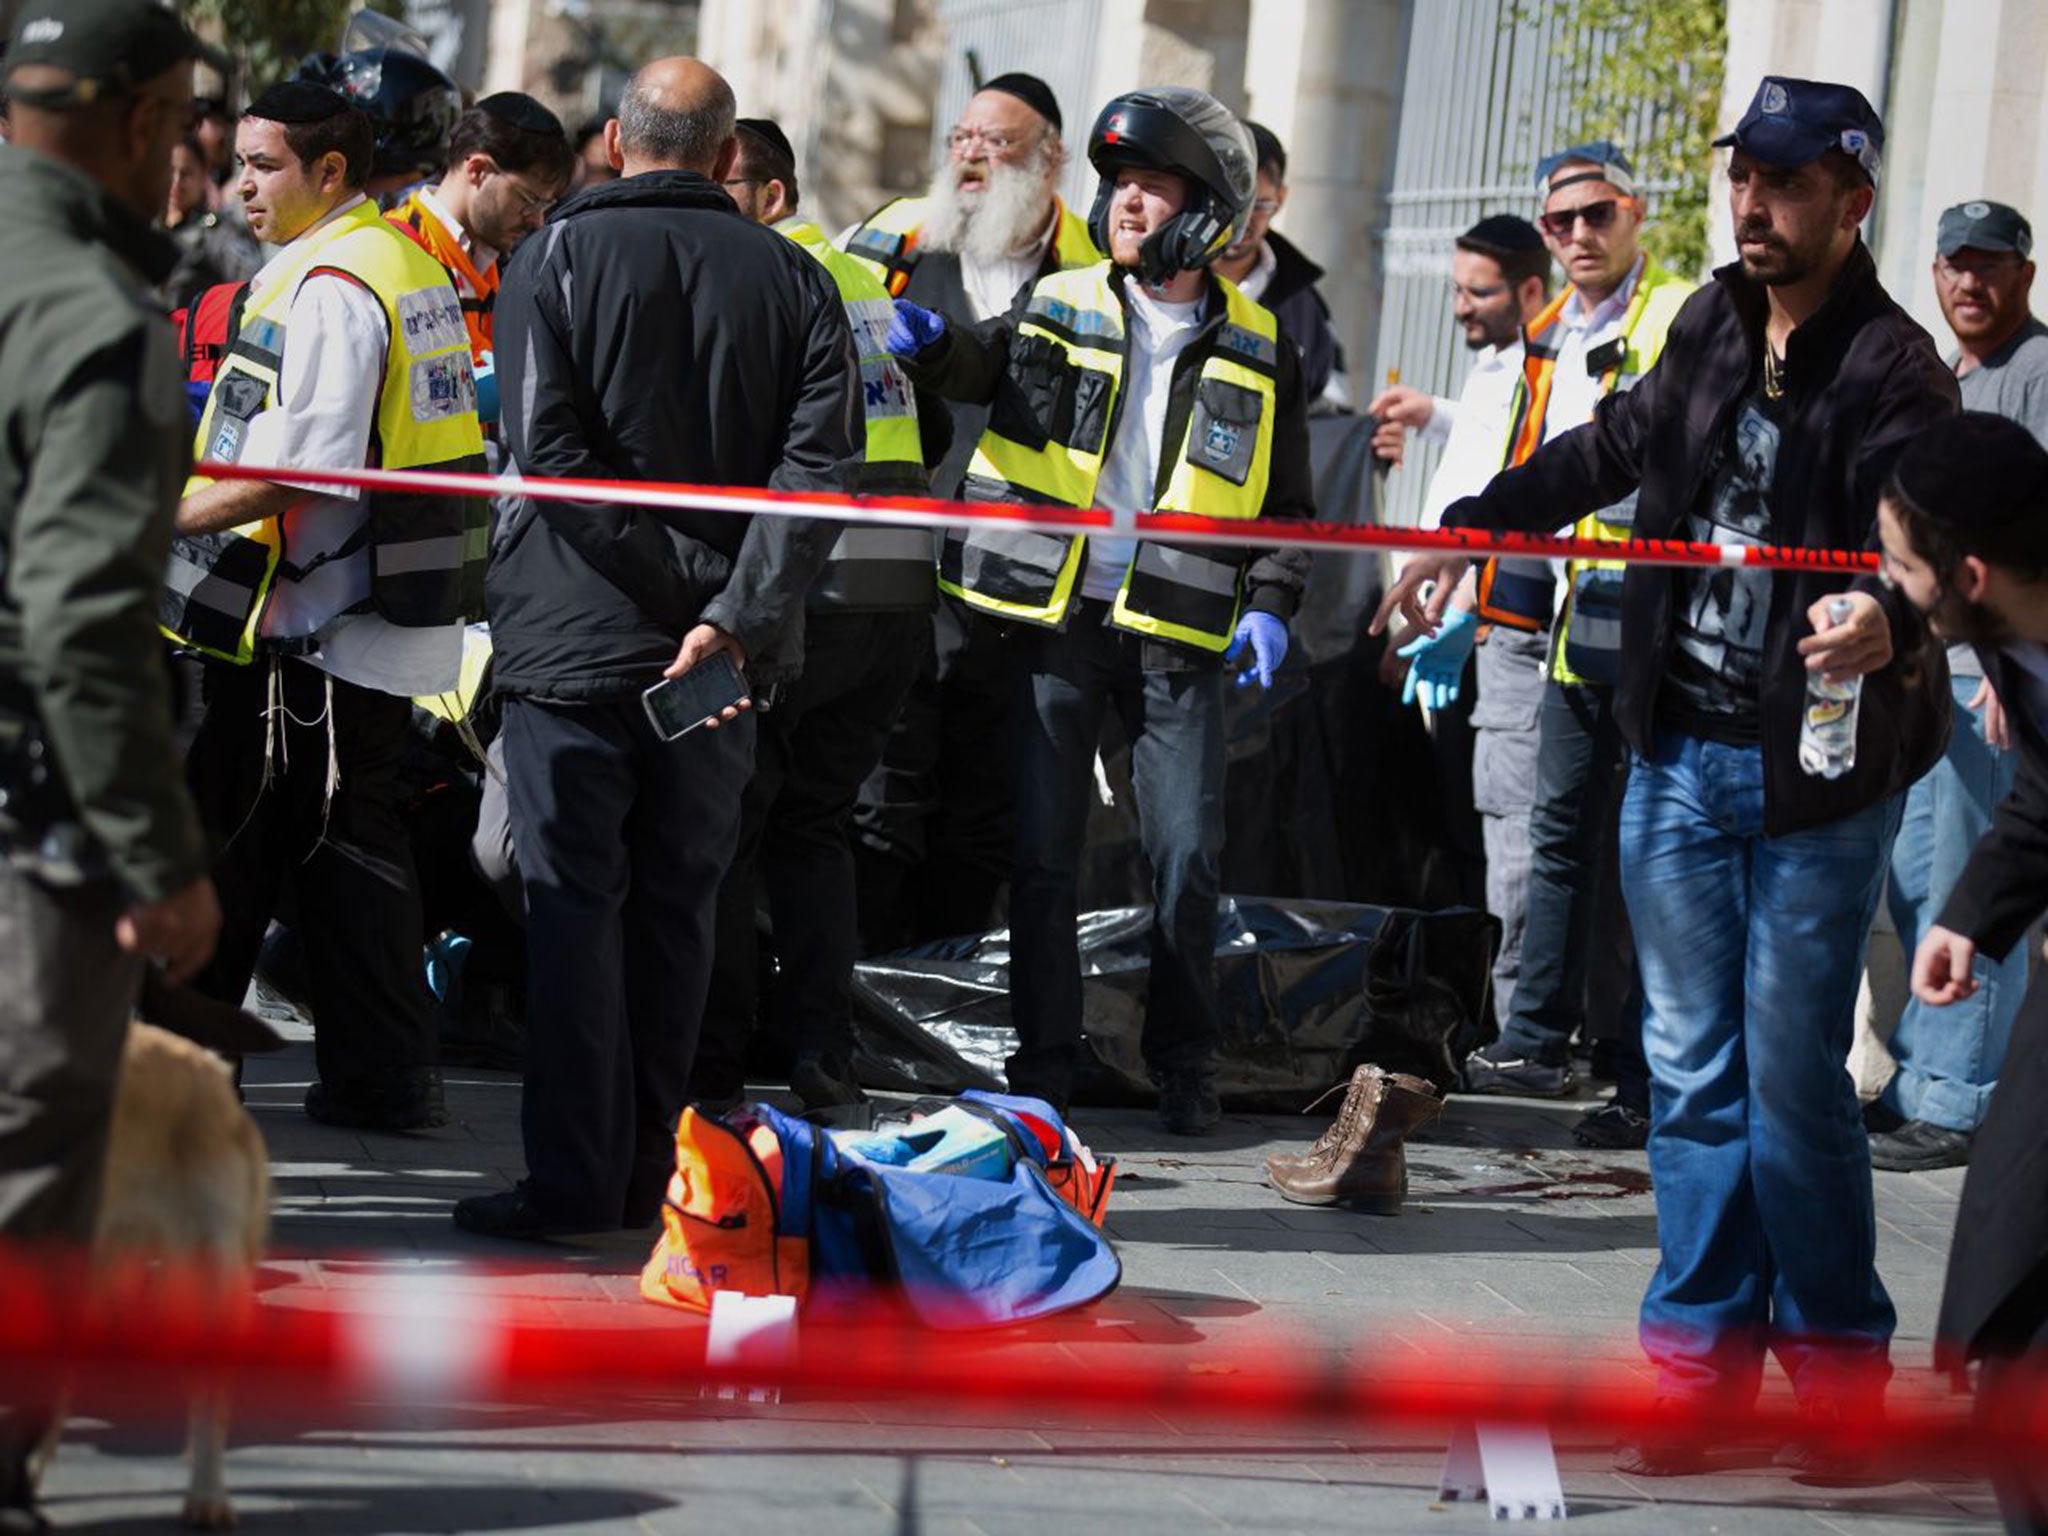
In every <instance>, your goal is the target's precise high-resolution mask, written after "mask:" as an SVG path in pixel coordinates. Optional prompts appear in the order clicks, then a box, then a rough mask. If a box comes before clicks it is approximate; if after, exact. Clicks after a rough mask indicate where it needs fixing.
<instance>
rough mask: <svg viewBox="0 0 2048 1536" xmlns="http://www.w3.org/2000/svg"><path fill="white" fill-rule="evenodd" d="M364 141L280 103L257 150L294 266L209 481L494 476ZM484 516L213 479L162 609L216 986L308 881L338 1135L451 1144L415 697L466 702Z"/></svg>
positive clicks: (304, 914) (303, 90)
mask: <svg viewBox="0 0 2048 1536" xmlns="http://www.w3.org/2000/svg"><path fill="white" fill-rule="evenodd" d="M372 144H373V136H372V130H371V126H370V122H369V119H368V118H366V117H365V116H364V115H363V114H362V113H361V112H360V111H358V110H357V109H356V108H354V107H352V106H350V105H349V104H348V102H347V101H346V100H345V99H344V98H343V97H341V96H340V95H338V94H336V93H335V92H334V91H331V90H329V89H328V88H327V87H325V86H320V85H313V84H310V83H306V82H294V83H291V84H287V85H280V86H276V87H274V88H272V89H271V90H269V91H266V92H265V93H264V94H263V95H262V96H260V97H258V98H257V100H256V101H255V103H254V104H253V105H252V106H251V107H250V108H249V110H248V112H247V113H246V114H245V115H244V116H243V118H242V121H241V124H240V125H239V127H238V128H237V130H236V135H235V153H236V157H237V159H238V161H239V163H240V167H241V169H240V174H239V178H238V181H237V183H236V190H237V192H238V193H239V195H240V197H241V199H242V204H243V207H244V208H245V209H246V210H247V213H248V216H249V227H250V229H251V230H252V231H253V232H254V234H255V235H256V237H257V239H259V240H261V241H262V242H263V243H264V244H265V245H267V246H271V247H273V248H274V250H275V254H274V255H272V257H271V258H270V260H269V261H268V262H267V263H266V264H265V265H264V267H263V268H262V270H261V271H259V272H258V273H257V274H256V275H255V277H254V278H253V279H251V282H250V288H249V294H248V298H247V301H246V303H245V307H244V311H243V320H242V325H241V329H240V330H239V331H238V332H237V333H236V335H235V336H234V338H233V339H232V341H231V342H230V344H229V346H228V349H227V352H226V353H225V355H224V356H223V358H222V362H221V368H220V372H219V375H218V376H217V377H216V379H215V381H214V385H213V389H212V392H211V394H210V395H209V396H208V399H207V403H206V407H205V410H204V412H203V414H202V416H201V418H200V424H199V437H198V443H197V456H198V457H199V458H201V459H213V460H226V461H238V462H241V463H246V464H252V465H265V466H268V465H277V466H280V467H288V468H292V469H361V468H363V467H365V466H366V465H381V466H384V467H388V468H393V469H430V470H468V471H475V470H479V469H481V468H482V451H483V441H482V437H481V435H480V432H479V428H478V425H477V417H476V384H475V380H474V377H473V375H472V373H471V369H470V356H469V338H468V335H467V333H466V332H465V330H464V328H463V324H462V311H461V308H460V306H459V304H458V302H457V300H456V296H455V290H454V289H453V288H452V287H450V286H449V283H448V277H447V274H446V273H445V272H443V271H442V269H441V268H440V267H439V266H438V265H437V264H436V263H435V262H434V260H433V258H432V257H430V256H428V255H427V254H426V252H424V251H423V250H421V249H420V248H419V247H418V246H417V245H415V244H413V242H412V241H410V240H408V239H407V238H406V237H405V236H404V235H402V234H400V233H399V232H398V231H397V230H396V229H394V228H392V227H391V225H389V224H387V223H386V222H385V221H384V219H383V217H382V216H381V215H380V214H379V213H378V211H377V208H376V205H375V204H374V203H372V202H370V201H369V200H368V198H367V197H365V196H364V194H363V184H364V180H365V177H366V176H367V175H368V172H369V168H370V164H371V153H372ZM485 517H486V512H485V507H484V503H483V502H481V501H475V500H464V499H459V498H453V497H441V496H431V495H411V494H409V495H392V494H386V493H382V492H366V493H362V494H358V493H357V492H356V491H353V490H349V489H344V488H338V487H334V486H323V485H305V484H288V483H282V482H280V481H274V480H221V481H209V480H206V479H195V480H193V481H192V483H191V484H190V485H188V486H187V487H186V492H185V497H184V500H183V501H182V503H181V504H180V506H179V509H178V525H177V530H178V537H177V539H176V541H175V542H174V544H173V548H172V553H171V563H170V569H169V572H168V574H167V580H166V584H165V593H164V599H163V603H162V605H161V616H162V622H163V625H164V628H165V629H166V631H168V632H169V633H170V635H171V637H172V638H173V640H175V641H177V642H178V643H180V644H181V645H183V646H185V647H186V648H187V649H189V650H191V651H195V652H197V653H198V654H199V655H200V656H201V657H202V658H204V660H205V662H206V669H205V670H206V681H205V700H206V713H205V718H204V720H203V722H202V723H201V725H200V728H199V733H198V736H197V738H196V739H195V741H194V742H193V746H192V752H191V757H190V760H189V762H188V765H187V772H188V776H189V778H190V781H191V784H192V789H193V792H194V797H195V798H196V799H197V800H198V802H199V807H200V812H201V815H202V818H203V819H204V820H205V822H206V825H207V831H208V833H209V836H210V838H211V840H212V842H213V848H214V868H213V875H214V880H215V883H216V884H217V885H218V887H219V889H220V894H221V906H222V909H223V913H224V926H223V931H222V936H221V945H220V948H219V951H218V952H217V954H216V956H215V959H214V962H213V964H212V966H211V967H210V968H209V969H208V970H207V972H206V973H205V974H204V975H203V976H202V977H201V979H200V983H199V984H200V985H201V987H202V988H203V989H204V990H206V991H207V992H209V993H211V994H212V995H213V996H216V997H219V998H221V999H223V1000H225V1001H230V1002H239V1001H240V1000H241V998H242V996H243V994H244V992H245V991H246V990H247V988H248V984H249V976H250V972H251V971H252V969H253V968H254V965H255V960H256V953H257V949H258V946H259V945H260V944H261V942H262V939H263V934H264V929H265V927H266V926H267V925H268V924H269V922H270V919H271V917H272V915H273V914H274V913H275V912H276V910H277V908H278V905H279V902H280V899H281V897H282V896H283V894H284V892H285V889H286V887H287V883H288V884H289V889H290V891H291V893H292V895H293V896H295V897H296V910H295V912H294V914H293V927H294V929H295V931H296V932H297V933H298V935H299V937H300V939H301V940H302V942H303V944H304V948H305V956H306V972H307V982H308V987H309V992H310V999H311V1003H312V1007H313V1012H314V1015H315V1020H316V1022H315V1036H314V1058H315V1061H316V1063H317V1066H318V1069H319V1081H317V1082H315V1083H314V1084H313V1086H312V1089H311V1091H310V1092H309V1093H308V1094H307V1096H306V1112H307V1114H309V1115H311V1116H312V1117H313V1118H314V1119H316V1120H320V1121H323V1122H325V1123H328V1124H333V1125H347V1126H362V1127H374V1128H378V1129H392V1130H411V1129H419V1128H422V1127H427V1126H433V1125H439V1124H442V1123H444V1120H445V1110H444V1109H443V1107H442V1102H441V1082H440V1076H439V1072H438V1070H437V1068H436V1066H435V1044H434V1026H433V1018H432V1013H431V1011H430V1006H429V999H428V995H427V991H426V982H425V975H424V971H423V967H422V964H421V949H420V944H421V939H422V937H423V935H422V933H421V931H420V930H421V918H420V897H419V886H418V881H417V879H416V876H415V873H414V869H413V862H412V854H411V851H410V849H409V847H408V844H407V841H406V834H405V829H404V827H403V825H402V824H401V822H400V820H399V814H398V811H399V801H400V785H399V782H398V766H399V758H400V755H401V753H402V751H403V750H404V746H405V741H406V734H407V730H408V725H409V721H410V718H411V709H412V706H411V698H412V696H413V695H414V694H431V693H439V692H443V691H445V690H448V689H450V688H453V687H454V686H455V683H456V679H457V674H458V671H459V668H460V664H461V658H462V627H463V623H464V621H465V620H467V619H469V618H473V617H475V616H476V615H477V614H478V613H480V612H481V608H482V595H483V592H482V577H483V557H484V553H485V548H484V546H485Z"/></svg>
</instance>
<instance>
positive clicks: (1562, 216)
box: [1536, 197, 1621, 240]
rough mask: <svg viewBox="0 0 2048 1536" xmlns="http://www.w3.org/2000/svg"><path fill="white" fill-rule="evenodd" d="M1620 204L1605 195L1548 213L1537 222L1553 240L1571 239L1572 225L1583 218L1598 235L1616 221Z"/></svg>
mask: <svg viewBox="0 0 2048 1536" xmlns="http://www.w3.org/2000/svg"><path fill="white" fill-rule="evenodd" d="M1620 206H1621V205H1620V204H1619V203H1618V202H1616V201H1615V200H1614V199H1613V198H1611V197H1603V198H1602V199H1601V200H1600V201H1599V202H1597V203H1581V204H1580V205H1579V206H1578V207H1576V208H1560V209H1559V210H1558V211H1557V212H1556V213H1546V214H1544V215H1542V216H1541V217H1540V218H1538V219H1537V220H1536V222H1537V223H1538V224H1541V225H1542V226H1543V232H1544V233H1545V234H1546V235H1548V236H1550V238H1551V239H1553V240H1569V239H1570V238H1571V234H1572V226H1573V225H1575V224H1577V223H1578V222H1579V221H1580V220H1581V219H1583V220H1585V223H1586V228H1588V229H1590V230H1592V231H1593V233H1594V234H1596V235H1597V234H1599V233H1600V231H1602V230H1603V229H1606V228H1607V227H1608V226H1609V225H1610V224H1612V223H1613V222H1614V214H1615V210H1616V209H1618V208H1619V207H1620Z"/></svg>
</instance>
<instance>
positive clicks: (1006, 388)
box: [905, 266, 1316, 664]
mask: <svg viewBox="0 0 2048 1536" xmlns="http://www.w3.org/2000/svg"><path fill="white" fill-rule="evenodd" d="M1128 276H1129V273H1128V272H1127V271H1126V270H1125V269H1124V268H1122V267H1117V266H1111V267H1110V270H1109V284H1110V287H1111V289H1112V290H1113V291H1114V292H1115V293H1116V295H1117V299H1118V301H1119V302H1123V295H1124V283H1125V281H1126V279H1127V278H1128ZM1208 292H1209V296H1210V302H1209V305H1208V308H1207V310H1206V312H1205V317H1204V319H1203V321H1202V329H1201V332H1200V334H1199V335H1197V336H1196V337H1195V338H1194V340H1192V341H1190V342H1189V343H1188V345H1187V347H1186V349H1185V350H1184V351H1182V353H1181V354H1180V356H1179V357H1177V358H1176V359H1175V360H1174V365H1173V385H1172V392H1171V394H1170V395H1169V396H1168V398H1167V407H1166V423H1165V426H1164V428H1163V430H1162V432H1161V434H1160V436H1161V440H1162V441H1163V442H1167V443H1178V442H1180V441H1182V440H1183V439H1184V438H1185V437H1186V435H1187V429H1188V418H1189V416H1190V415H1191V414H1192V413H1193V411H1194V406H1195V386H1196V384H1197V383H1198V382H1199V380H1200V378H1201V373H1202V365H1203V364H1204V363H1205V362H1206V361H1207V360H1208V359H1209V357H1210V355H1211V354H1213V353H1214V352H1215V350H1216V337H1217V334H1218V333H1219V332H1220V331H1221V330H1222V328H1223V318H1224V306H1223V301H1222V295H1221V292H1220V290H1218V289H1217V288H1216V286H1215V284H1214V283H1211V284H1210V285H1209V289H1208ZM1030 297H1031V290H1030V289H1026V290H1024V291H1023V292H1022V293H1020V294H1018V295H1017V304H1016V307H1015V308H1014V309H1012V310H1011V312H1010V313H1009V314H1008V315H1006V316H1004V317H1003V318H1001V319H998V320H989V321H986V322H984V323H983V324H981V325H977V326H962V325H958V324H953V325H948V326H947V327H946V332H945V334H944V335H943V336H941V337H940V338H939V339H938V340H937V341H936V342H934V343H933V344H932V345H931V346H929V347H927V348H925V350H924V351H923V352H921V353H919V354H918V355H917V356H916V357H915V358H911V359H908V360H906V363H905V367H906V368H907V369H908V370H909V372H910V376H911V378H912V379H914V380H915V381H917V382H918V383H920V384H922V385H924V386H926V387H927V388H929V389H931V390H933V391H934V392H936V393H937V394H939V395H942V396H944V397H945V398H947V399H949V400H966V401H972V402H979V403H981V404H983V405H992V407H993V414H996V415H999V416H1000V415H1002V414H1004V413H1008V414H1010V415H1012V416H1020V417H1023V418H1025V419H1034V418H1035V414H1036V410H1037V407H1036V406H1035V405H1034V404H1033V402H1034V401H1043V400H1045V399H1048V398H1050V397H1051V396H1052V395H1054V394H1057V391H1048V390H1047V389H1045V387H1044V381H1042V380H1038V379H1035V378H1032V377H1026V375H1027V374H1028V372H1029V370H1031V369H1033V368H1037V367H1042V366H1050V364H1049V363H1048V362H1047V361H1046V359H1045V358H1044V356H1043V354H1039V355H1038V356H1037V357H1036V358H1035V360H1034V361H1032V362H1028V363H1027V362H1020V361H1017V360H1015V359H1013V358H1012V357H1011V349H1010V340H1011V337H1012V336H1013V335H1015V333H1016V327H1017V324H1018V322H1019V320H1020V319H1021V318H1022V316H1023V314H1024V310H1025V306H1026V305H1027V304H1028V303H1029V302H1030ZM1276 355H1277V358H1278V367H1277V370H1276V371H1277V374H1278V378H1277V380H1276V384H1275V392H1274V407H1275V410H1276V412H1277V416H1276V419H1275V421H1274V423H1273V454H1272V467H1271V469H1270V471H1269V473H1268V477H1267V481H1266V501H1265V506H1264V508H1263V510H1262V512H1261V514H1260V515H1261V516H1265V517H1284V518H1298V519H1300V520H1302V521H1304V522H1306V521H1309V520H1311V519H1313V518H1314V517H1315V515H1316V488H1315V477H1314V474H1313V472H1312V470H1311V468H1310V464H1309V455H1308V406H1307V402H1306V401H1305V400H1304V399H1303V398H1302V388H1301V363H1300V360H1299V359H1298V358H1297V357H1296V356H1295V353H1294V349H1293V348H1292V347H1286V346H1283V347H1280V348H1278V349H1277V353H1276ZM1117 409H1119V410H1120V409H1121V401H1119V405H1118V407H1117ZM1115 427H1116V423H1115V422H1112V423H1111V430H1112V431H1114V430H1115ZM1173 469H1174V463H1173V458H1172V455H1171V454H1169V453H1165V452H1162V453H1161V454H1160V455H1159V478H1158V485H1157V487H1156V490H1157V491H1158V492H1160V493H1163V492H1164V491H1165V489H1166V484H1167V481H1168V480H1169V479H1170V478H1171V477H1172V474H1173ZM961 494H962V496H963V498H964V499H965V500H968V501H973V500H975V499H976V493H975V487H974V486H973V484H971V483H970V484H969V485H967V486H965V487H963V489H962V493H961ZM1155 500H1156V496H1155ZM1244 560H1245V565H1246V582H1245V589H1246V590H1245V607H1246V609H1247V610H1253V609H1256V610H1258V611H1260V612H1264V613H1270V614H1273V615H1274V616H1275V617H1277V618H1281V619H1290V618H1292V617H1293V616H1294V610H1295V609H1296V608H1297V607H1299V606H1300V603H1301V589H1302V587H1303V585H1304V584H1305V582H1306V581H1307V578H1308V565H1309V559H1308V553H1307V551H1305V550H1299V549H1274V550H1257V549H1251V550H1246V551H1245V552H1244ZM1155 643H1156V644H1160V645H1166V646H1173V645H1174V643H1173V642H1171V641H1165V642H1155ZM1174 649H1175V650H1176V651H1181V652H1184V651H1186V650H1187V649H1188V648H1187V647H1179V646H1174ZM1204 654H1207V653H1204ZM1148 664H1149V663H1148Z"/></svg>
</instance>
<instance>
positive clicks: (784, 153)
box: [732, 117, 796, 167]
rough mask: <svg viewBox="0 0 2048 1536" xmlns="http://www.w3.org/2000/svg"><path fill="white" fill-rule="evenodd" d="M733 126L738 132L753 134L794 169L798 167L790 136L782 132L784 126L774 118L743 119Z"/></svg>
mask: <svg viewBox="0 0 2048 1536" xmlns="http://www.w3.org/2000/svg"><path fill="white" fill-rule="evenodd" d="M732 126H733V128H734V130H735V131H736V132H739V133H745V134H751V135H753V137H755V138H757V139H759V140H760V141H761V142H762V143H763V144H766V145H767V146H768V147H769V148H770V149H772V150H774V151H775V153H776V154H778V155H780V156H781V157H782V158H783V159H784V160H787V161H788V162H789V163H790V165H791V166H792V167H794V166H795V165H796V151H795V150H793V149H791V148H790V147H789V135H788V134H786V133H784V132H783V131H782V125H781V124H780V123H778V122H776V121H775V119H774V118H772V117H743V118H741V119H739V120H738V121H737V122H735V123H734V124H733V125H732Z"/></svg>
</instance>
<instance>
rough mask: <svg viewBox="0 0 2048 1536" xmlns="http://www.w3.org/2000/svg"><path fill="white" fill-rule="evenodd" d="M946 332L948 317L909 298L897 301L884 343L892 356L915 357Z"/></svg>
mask: <svg viewBox="0 0 2048 1536" xmlns="http://www.w3.org/2000/svg"><path fill="white" fill-rule="evenodd" d="M945 334H946V317H945V316H944V315H941V314H935V313H933V312H932V311H931V310H929V309H920V308H918V306H917V305H915V304H913V303H911V302H910V301H909V300H908V299H898V300H897V301H896V313H895V315H894V316H893V317H892V318H891V319H890V321H889V334H888V335H887V336H885V337H884V338H883V339H882V345H883V346H884V347H886V348H888V350H889V355H890V356H892V357H915V356H917V354H918V353H920V352H922V351H923V350H924V349H925V348H926V347H928V346H930V345H931V344H932V343H933V342H935V341H937V340H938V339H939V338H940V337H941V336H943V335H945Z"/></svg>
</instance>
